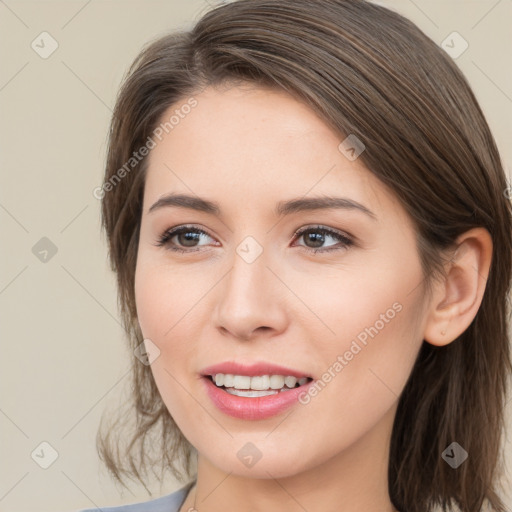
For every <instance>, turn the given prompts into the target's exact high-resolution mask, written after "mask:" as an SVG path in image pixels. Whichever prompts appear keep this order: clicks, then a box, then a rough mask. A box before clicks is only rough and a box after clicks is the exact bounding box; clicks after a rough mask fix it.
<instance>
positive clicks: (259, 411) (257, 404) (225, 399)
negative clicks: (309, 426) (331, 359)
mask: <svg viewBox="0 0 512 512" xmlns="http://www.w3.org/2000/svg"><path fill="white" fill-rule="evenodd" d="M217 373H224V374H233V375H247V376H250V377H253V376H256V375H283V376H288V375H292V376H294V377H297V378H298V379H299V378H302V377H310V375H307V374H306V373H304V372H300V371H297V370H293V369H291V368H285V367H284V366H278V365H274V364H271V363H256V364H251V365H242V364H238V363H234V362H225V363H221V364H217V365H214V366H209V367H208V368H204V369H203V370H202V371H201V374H202V375H203V378H202V379H201V380H202V381H203V382H204V385H205V388H206V393H207V394H208V396H209V397H210V399H211V401H212V402H213V403H214V405H215V406H216V407H217V408H218V409H219V410H220V411H221V412H223V413H224V414H227V415H229V416H232V417H234V418H240V419H243V420H263V419H265V418H269V417H271V416H275V415H276V414H279V413H281V412H283V411H284V410H286V409H288V408H289V407H291V406H293V405H294V404H296V403H297V402H298V398H299V395H301V394H302V393H304V392H307V390H308V388H309V386H310V385H311V384H312V383H313V382H314V380H312V381H310V382H308V383H307V384H303V385H302V386H299V387H297V388H292V389H290V390H289V391H281V392H279V393H276V394H275V395H269V396H261V397H254V398H248V397H242V396H236V395H231V394H230V393H228V392H227V391H225V390H224V389H222V388H219V387H217V386H216V385H215V384H214V383H213V382H212V380H211V379H210V377H209V376H210V375H215V374H217Z"/></svg>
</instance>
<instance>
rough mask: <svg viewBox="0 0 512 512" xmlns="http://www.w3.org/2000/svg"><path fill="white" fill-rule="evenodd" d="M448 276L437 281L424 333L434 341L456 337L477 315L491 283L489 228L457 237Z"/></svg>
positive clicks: (441, 344)
mask: <svg viewBox="0 0 512 512" xmlns="http://www.w3.org/2000/svg"><path fill="white" fill-rule="evenodd" d="M455 243H456V248H455V250H454V253H453V256H452V258H451V259H450V261H449V262H448V263H447V268H446V277H445V278H444V279H443V280H441V281H439V282H437V283H436V284H435V285H434V291H433V294H432V300H431V302H430V305H429V309H428V312H427V323H426V326H425V332H424V335H423V338H424V340H425V341H426V342H427V343H430V344H431V345H436V346H444V345H447V344H448V343H451V342H452V341H454V340H455V339H456V338H457V337H458V336H460V335H461V334H462V333H463V332H464V331H465V330H466V329H467V328H468V327H469V326H470V324H471V322H472V321H473V319H474V318H475V316H476V314H477V312H478V309H479V308H480V304H481V303H482V298H483V296H484V292H485V286H486V284H487V277H488V275H489V268H490V266H491V259H492V248H493V244H492V239H491V235H490V234H489V232H488V231H487V230H486V229H485V228H473V229H470V230H469V231H466V232H465V233H463V234H462V235H460V236H459V237H458V238H457V240H456V242H455Z"/></svg>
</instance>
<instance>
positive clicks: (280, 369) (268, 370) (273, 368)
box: [200, 361, 311, 379]
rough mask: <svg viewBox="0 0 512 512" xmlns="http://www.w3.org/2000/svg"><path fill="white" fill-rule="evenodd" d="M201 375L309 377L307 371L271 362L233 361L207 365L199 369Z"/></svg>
mask: <svg viewBox="0 0 512 512" xmlns="http://www.w3.org/2000/svg"><path fill="white" fill-rule="evenodd" d="M200 373H201V375H215V374H216V373H224V374H231V375H247V376H249V377H255V376H257V375H283V376H284V377H286V376H288V375H291V376H293V377H297V378H298V379H300V378H302V377H311V375H308V374H307V373H304V372H301V371H299V370H294V369H293V368H286V367H285V366H279V365H276V364H273V363H266V362H260V363H253V364H240V363H235V362H234V361H226V362H224V363H220V364H215V365H213V366H208V367H207V368H203V369H202V370H201V372H200Z"/></svg>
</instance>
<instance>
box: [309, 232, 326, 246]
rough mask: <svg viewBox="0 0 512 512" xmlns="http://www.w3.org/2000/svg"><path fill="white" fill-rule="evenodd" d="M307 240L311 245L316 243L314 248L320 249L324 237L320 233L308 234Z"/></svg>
mask: <svg viewBox="0 0 512 512" xmlns="http://www.w3.org/2000/svg"><path fill="white" fill-rule="evenodd" d="M308 238H309V240H310V241H312V242H313V243H317V245H315V247H321V246H322V244H323V242H324V235H322V234H321V233H308Z"/></svg>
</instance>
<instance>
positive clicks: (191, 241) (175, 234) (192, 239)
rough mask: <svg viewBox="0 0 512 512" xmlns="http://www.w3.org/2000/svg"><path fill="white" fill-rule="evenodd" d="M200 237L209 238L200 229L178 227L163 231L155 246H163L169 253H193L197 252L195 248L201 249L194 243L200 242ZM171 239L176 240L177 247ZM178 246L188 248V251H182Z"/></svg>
mask: <svg viewBox="0 0 512 512" xmlns="http://www.w3.org/2000/svg"><path fill="white" fill-rule="evenodd" d="M202 235H205V236H208V237H209V236H210V235H209V234H208V233H207V232H206V231H203V230H202V229H199V228H195V227H192V226H180V227H177V228H172V229H168V230H167V231H165V232H164V233H163V234H162V236H160V238H159V239H158V240H157V243H156V244H155V245H157V246H158V247H164V246H165V247H166V248H167V249H169V250H171V251H177V252H194V251H198V250H199V249H197V247H201V246H200V245H196V242H198V241H200V239H201V236H202ZM173 238H176V239H177V242H178V244H179V245H176V243H174V242H172V239H173ZM210 238H211V237H210ZM180 245H181V246H183V247H188V249H183V248H182V247H180Z"/></svg>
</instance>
